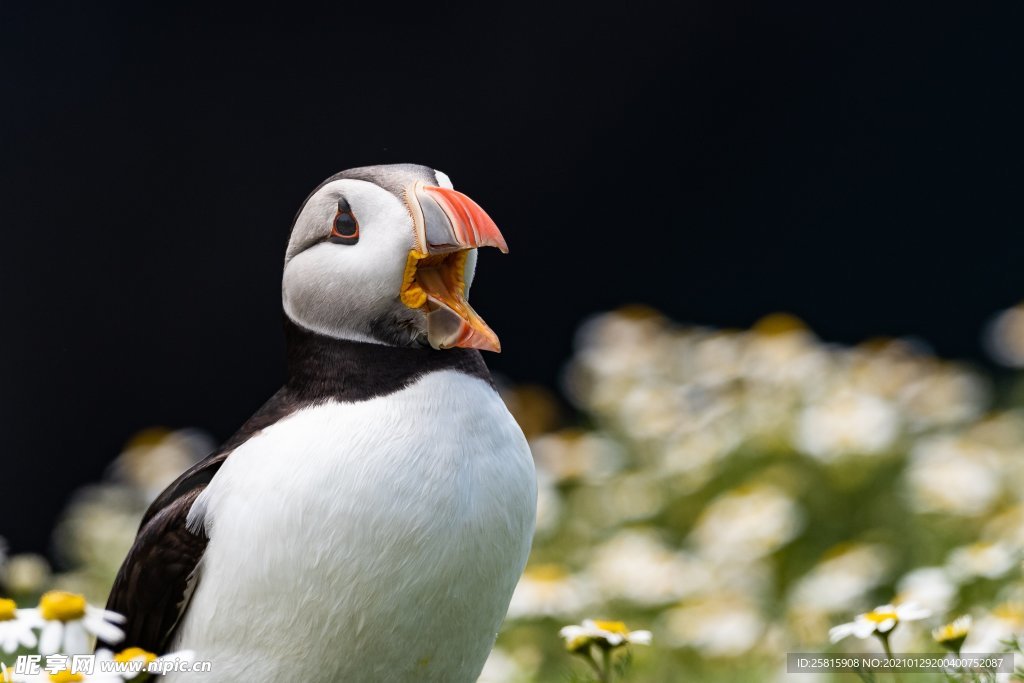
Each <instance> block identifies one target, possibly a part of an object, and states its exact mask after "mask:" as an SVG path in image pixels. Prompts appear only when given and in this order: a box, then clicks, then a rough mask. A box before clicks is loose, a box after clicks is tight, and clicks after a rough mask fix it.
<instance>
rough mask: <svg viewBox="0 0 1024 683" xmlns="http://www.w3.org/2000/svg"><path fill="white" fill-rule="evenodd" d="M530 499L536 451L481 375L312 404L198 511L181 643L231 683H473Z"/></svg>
mask: <svg viewBox="0 0 1024 683" xmlns="http://www.w3.org/2000/svg"><path fill="white" fill-rule="evenodd" d="M535 500H536V485H535V479H534V471H533V460H532V458H531V456H530V452H529V448H528V446H527V444H526V440H525V439H524V437H523V435H522V432H521V431H520V429H519V427H518V425H517V424H516V423H515V421H514V420H513V419H512V416H511V415H510V414H509V413H508V411H507V409H506V408H505V406H504V404H503V403H502V401H501V399H500V398H499V397H498V395H497V394H496V393H495V392H494V390H493V389H491V388H490V387H489V386H488V385H487V384H486V383H485V382H483V381H482V380H480V379H477V378H473V377H469V376H467V375H464V374H461V373H457V372H454V371H444V372H436V373H431V374H429V375H426V376H424V377H423V378H421V379H420V380H419V381H417V382H416V383H415V384H413V385H412V386H410V387H407V388H406V389H404V390H402V391H400V392H397V393H395V394H391V395H389V396H386V397H383V398H378V399H373V400H369V401H364V402H360V403H336V402H329V403H326V404H322V405H319V406H315V407H310V408H306V409H303V410H301V411H299V412H297V413H295V414H293V415H291V416H289V417H287V418H285V419H283V420H281V421H280V422H278V423H276V424H274V425H273V426H271V427H269V428H268V429H266V430H264V432H263V433H262V434H260V435H259V436H258V437H255V438H253V439H251V440H250V441H248V442H246V443H245V444H243V445H242V446H240V447H239V448H238V449H237V450H236V451H235V452H234V453H233V454H232V455H231V457H229V458H228V460H227V462H226V463H225V464H224V466H223V467H222V468H221V470H220V471H219V472H218V473H217V475H216V477H215V478H214V480H213V481H212V482H211V484H210V485H209V487H208V488H207V490H206V491H205V492H204V493H203V494H202V495H201V496H200V498H199V499H198V500H197V502H196V505H195V506H194V507H193V510H192V514H191V515H190V521H191V522H195V523H201V524H203V525H205V528H206V531H207V533H208V534H209V537H210V543H209V545H208V547H207V550H206V554H205V556H204V557H203V561H202V565H201V574H200V580H199V584H198V587H197V588H196V591H195V594H194V596H193V598H192V602H191V604H190V607H189V610H188V612H187V613H186V616H185V620H184V622H183V624H182V627H181V628H180V630H179V635H178V638H177V643H176V644H175V648H187V649H192V650H195V651H196V656H197V658H198V659H201V660H205V659H209V660H211V661H212V662H213V671H212V672H211V674H210V675H209V680H216V681H223V682H232V681H247V682H250V683H258V682H260V681H268V682H269V681H283V680H289V681H304V682H311V681H325V682H326V681H331V682H332V683H333V682H335V681H352V682H361V683H369V682H373V681H388V682H404V681H409V682H411V681H417V682H418V683H421V682H425V681H445V682H446V683H457V682H462V681H467V682H468V681H474V680H476V677H477V675H478V674H479V672H480V669H481V667H482V666H483V663H484V660H485V659H486V657H487V654H488V652H489V650H490V648H491V646H492V644H493V641H494V638H495V635H496V633H497V630H498V628H499V626H500V624H501V620H502V619H503V618H504V615H505V610H506V608H507V607H508V602H509V599H510V598H511V595H512V591H513V589H514V587H515V585H516V582H517V580H518V578H519V575H520V573H521V571H522V568H523V565H524V564H525V562H526V558H527V554H528V553H529V548H530V542H531V539H532V535H533V524H534V510H535ZM197 678H198V676H194V675H188V676H186V677H185V680H190V681H191V680H196V679H197ZM170 680H177V679H175V678H173V677H172V678H171V679H170Z"/></svg>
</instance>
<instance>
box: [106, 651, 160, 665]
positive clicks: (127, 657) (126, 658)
mask: <svg viewBox="0 0 1024 683" xmlns="http://www.w3.org/2000/svg"><path fill="white" fill-rule="evenodd" d="M136 659H142V660H143V661H144V662H146V664H149V663H150V662H152V661H154V660H155V659H156V655H155V654H153V653H152V652H147V651H146V650H143V649H142V648H141V647H130V648H128V649H126V650H121V651H120V652H118V653H117V654H116V655H114V661H115V662H118V663H120V664H124V663H125V662H131V661H133V660H136Z"/></svg>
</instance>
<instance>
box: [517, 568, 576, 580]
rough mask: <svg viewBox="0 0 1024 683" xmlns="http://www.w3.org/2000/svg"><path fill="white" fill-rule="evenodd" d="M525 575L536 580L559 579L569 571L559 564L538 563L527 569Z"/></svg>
mask: <svg viewBox="0 0 1024 683" xmlns="http://www.w3.org/2000/svg"><path fill="white" fill-rule="evenodd" d="M526 575H527V576H528V577H529V578H531V579H535V580H537V581H561V580H562V579H564V578H565V577H567V576H568V575H569V573H568V572H567V571H565V567H563V566H562V565H559V564H538V565H535V566H533V567H530V568H529V569H527V570H526Z"/></svg>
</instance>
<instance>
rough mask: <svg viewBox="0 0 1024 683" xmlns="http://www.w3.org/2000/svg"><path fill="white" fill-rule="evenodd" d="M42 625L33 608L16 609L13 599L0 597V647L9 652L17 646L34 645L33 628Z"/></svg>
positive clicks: (34, 635)
mask: <svg viewBox="0 0 1024 683" xmlns="http://www.w3.org/2000/svg"><path fill="white" fill-rule="evenodd" d="M42 625H43V622H42V620H40V619H39V618H38V617H37V616H36V615H35V611H34V610H30V609H18V606H17V605H16V604H15V603H14V600H7V599H5V598H0V649H2V650H3V651H4V652H6V653H7V654H11V653H12V652H14V651H15V650H17V649H18V648H19V647H35V646H36V634H35V632H34V631H33V630H32V629H33V628H41V627H42Z"/></svg>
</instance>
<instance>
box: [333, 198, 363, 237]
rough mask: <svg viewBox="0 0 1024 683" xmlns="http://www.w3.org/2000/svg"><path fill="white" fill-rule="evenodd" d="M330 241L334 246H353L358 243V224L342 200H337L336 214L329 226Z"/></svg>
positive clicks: (345, 202) (346, 203)
mask: <svg viewBox="0 0 1024 683" xmlns="http://www.w3.org/2000/svg"><path fill="white" fill-rule="evenodd" d="M331 241H332V242H334V243H335V244H355V243H356V242H358V241H359V223H358V221H356V217H355V216H354V215H352V209H351V208H349V205H348V202H347V201H345V200H344V199H339V200H338V213H337V214H335V216H334V224H333V225H332V226H331Z"/></svg>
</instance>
